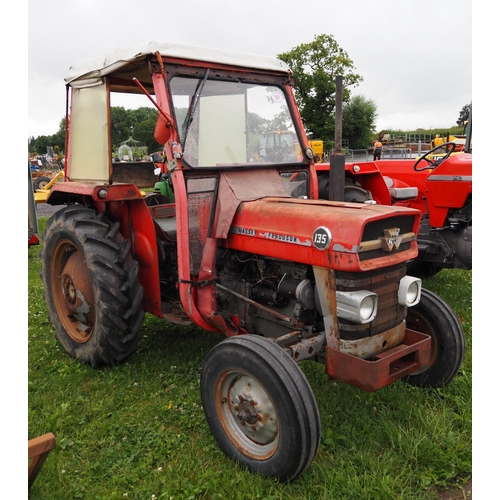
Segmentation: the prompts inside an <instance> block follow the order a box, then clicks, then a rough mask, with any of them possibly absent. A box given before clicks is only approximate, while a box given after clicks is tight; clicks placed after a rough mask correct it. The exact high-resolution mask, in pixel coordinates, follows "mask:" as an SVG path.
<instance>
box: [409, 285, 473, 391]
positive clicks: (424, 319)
mask: <svg viewBox="0 0 500 500" xmlns="http://www.w3.org/2000/svg"><path fill="white" fill-rule="evenodd" d="M406 326H407V328H409V329H411V330H415V331H417V332H420V333H425V334H427V335H430V336H431V338H432V347H431V364H430V366H429V368H426V369H424V370H422V371H420V372H418V373H415V374H412V375H409V376H408V377H407V379H406V381H407V382H408V383H410V384H411V385H415V386H419V387H440V386H444V385H446V384H448V383H449V382H451V380H452V379H453V378H454V377H455V375H456V374H457V373H458V370H459V369H460V366H461V365H462V361H463V358H464V351H465V338H464V332H463V330H462V326H461V324H460V321H459V320H458V318H457V316H456V314H455V313H454V312H453V310H452V309H451V307H450V306H449V305H448V304H447V303H446V302H445V301H444V300H443V299H441V298H440V297H438V296H437V295H436V294H434V293H432V292H430V291H429V290H425V289H422V296H421V298H420V302H419V303H418V304H417V305H416V306H413V307H410V308H408V315H407V317H406Z"/></svg>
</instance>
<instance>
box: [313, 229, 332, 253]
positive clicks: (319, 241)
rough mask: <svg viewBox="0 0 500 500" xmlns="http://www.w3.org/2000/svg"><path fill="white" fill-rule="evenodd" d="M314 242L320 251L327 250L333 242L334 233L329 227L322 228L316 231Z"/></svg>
mask: <svg viewBox="0 0 500 500" xmlns="http://www.w3.org/2000/svg"><path fill="white" fill-rule="evenodd" d="M312 241H313V245H314V246H315V247H316V248H317V249H318V250H327V249H328V248H329V246H330V243H331V242H332V233H331V232H330V230H329V229H328V228H327V227H325V226H320V227H318V228H316V229H315V230H314V233H313V236H312Z"/></svg>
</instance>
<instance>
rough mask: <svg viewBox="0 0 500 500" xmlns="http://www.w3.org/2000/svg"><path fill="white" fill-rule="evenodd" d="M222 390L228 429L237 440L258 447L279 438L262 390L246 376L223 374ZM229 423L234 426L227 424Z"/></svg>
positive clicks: (276, 425)
mask: <svg viewBox="0 0 500 500" xmlns="http://www.w3.org/2000/svg"><path fill="white" fill-rule="evenodd" d="M222 385H223V387H222V391H223V393H224V394H227V397H226V398H224V399H225V401H223V402H225V408H226V410H225V411H224V412H223V413H224V415H225V419H226V422H227V423H228V426H229V427H230V428H232V429H233V431H234V433H235V436H239V438H237V439H243V440H250V441H251V442H253V443H254V444H257V445H260V446H267V445H270V446H272V444H273V443H275V441H276V440H277V439H278V436H279V425H278V418H277V414H276V409H275V408H274V405H273V403H272V401H271V400H270V399H269V396H268V395H267V393H266V391H265V390H264V388H263V387H262V386H261V385H260V384H259V383H258V382H257V381H256V380H255V379H253V378H252V377H249V376H248V375H246V374H236V373H234V372H233V373H231V374H227V377H226V378H225V379H224V382H223V384H222ZM231 421H232V422H234V424H231Z"/></svg>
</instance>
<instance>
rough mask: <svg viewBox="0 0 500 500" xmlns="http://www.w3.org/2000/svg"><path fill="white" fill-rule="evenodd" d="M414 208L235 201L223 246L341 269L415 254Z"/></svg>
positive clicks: (360, 267) (373, 265) (370, 266)
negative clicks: (235, 204)
mask: <svg viewBox="0 0 500 500" xmlns="http://www.w3.org/2000/svg"><path fill="white" fill-rule="evenodd" d="M419 224H420V212H419V211H417V210H413V209H408V208H402V207H401V208H399V207H398V208H395V207H387V206H382V205H365V204H356V203H343V202H332V201H323V200H302V199H294V198H275V197H268V198H263V199H260V200H255V201H244V202H241V203H240V204H239V206H238V209H237V210H236V213H235V216H234V218H233V220H232V224H231V227H230V229H229V234H228V236H227V246H228V247H230V248H232V249H235V250H240V251H247V252H252V253H257V254H263V255H266V256H269V257H275V258H280V259H286V260H293V261H295V262H298V263H303V264H308V265H314V266H321V267H328V268H333V269H336V270H341V271H352V272H357V271H366V270H370V269H375V268H380V267H385V266H390V265H395V264H399V263H401V262H405V261H408V260H411V259H414V258H416V257H417V254H418V250H417V244H416V234H417V232H418V228H419Z"/></svg>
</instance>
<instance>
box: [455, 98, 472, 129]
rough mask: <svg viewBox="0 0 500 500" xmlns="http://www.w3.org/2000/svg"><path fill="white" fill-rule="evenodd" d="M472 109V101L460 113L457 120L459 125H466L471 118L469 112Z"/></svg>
mask: <svg viewBox="0 0 500 500" xmlns="http://www.w3.org/2000/svg"><path fill="white" fill-rule="evenodd" d="M471 109H472V102H471V103H470V104H466V105H465V106H464V107H463V108H462V109H461V110H460V114H459V115H458V120H457V125H458V126H460V127H462V126H463V125H465V122H466V121H467V120H468V119H469V114H470V111H471Z"/></svg>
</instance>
